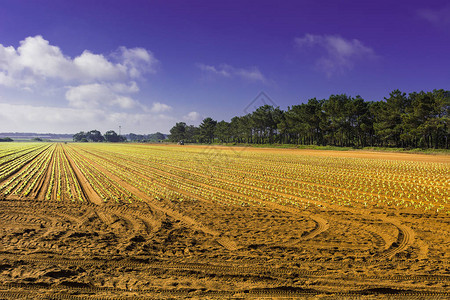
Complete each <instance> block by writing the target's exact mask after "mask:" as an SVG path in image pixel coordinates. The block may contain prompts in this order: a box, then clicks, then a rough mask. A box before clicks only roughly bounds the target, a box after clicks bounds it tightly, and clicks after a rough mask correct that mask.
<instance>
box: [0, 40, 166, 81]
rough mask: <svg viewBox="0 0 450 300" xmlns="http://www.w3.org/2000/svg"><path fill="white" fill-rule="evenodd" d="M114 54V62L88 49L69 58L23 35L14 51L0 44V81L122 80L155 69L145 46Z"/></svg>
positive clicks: (153, 71)
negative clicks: (0, 77)
mask: <svg viewBox="0 0 450 300" xmlns="http://www.w3.org/2000/svg"><path fill="white" fill-rule="evenodd" d="M118 53H119V54H114V55H113V56H112V58H113V59H114V60H116V61H113V60H108V59H107V58H106V57H105V56H104V55H102V54H94V53H92V52H90V51H89V50H85V51H83V53H82V54H81V55H79V56H77V57H75V58H74V59H71V58H70V57H68V56H65V55H64V54H63V53H62V51H61V49H60V48H59V47H57V46H53V45H50V43H49V41H47V40H45V39H44V38H43V37H42V36H40V35H38V36H35V37H27V38H26V39H25V40H23V41H21V42H20V46H19V47H18V48H17V50H16V49H14V47H12V46H9V47H5V46H3V45H2V44H0V72H1V73H2V74H3V75H2V81H0V84H4V85H6V84H8V86H10V85H11V84H10V83H11V80H12V81H14V82H16V85H18V86H32V85H34V84H36V83H37V82H40V81H42V80H49V79H56V80H62V81H65V82H72V83H92V82H96V81H123V80H129V79H130V78H134V79H135V78H140V77H141V75H142V74H144V73H147V72H149V73H155V72H156V65H157V64H158V60H157V59H156V58H155V57H154V56H153V54H152V53H151V52H149V51H147V50H146V49H144V48H133V49H128V48H126V47H120V48H119V50H118ZM6 77H8V80H6V79H5V78H6Z"/></svg>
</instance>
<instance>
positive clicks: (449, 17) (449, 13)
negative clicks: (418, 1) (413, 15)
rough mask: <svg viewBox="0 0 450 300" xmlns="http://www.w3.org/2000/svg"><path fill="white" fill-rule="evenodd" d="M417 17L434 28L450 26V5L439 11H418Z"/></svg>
mask: <svg viewBox="0 0 450 300" xmlns="http://www.w3.org/2000/svg"><path fill="white" fill-rule="evenodd" d="M417 15H418V16H419V17H420V18H422V19H424V20H426V21H428V22H430V23H432V24H433V25H436V26H441V25H444V26H445V25H450V5H447V6H444V7H441V8H439V9H420V10H418V11H417Z"/></svg>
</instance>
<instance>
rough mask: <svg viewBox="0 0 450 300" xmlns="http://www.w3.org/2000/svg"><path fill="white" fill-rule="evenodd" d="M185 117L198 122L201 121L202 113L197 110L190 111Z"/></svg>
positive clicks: (187, 119)
mask: <svg viewBox="0 0 450 300" xmlns="http://www.w3.org/2000/svg"><path fill="white" fill-rule="evenodd" d="M183 119H184V120H186V121H189V122H197V121H200V119H201V115H200V114H199V113H198V112H196V111H191V112H190V113H188V114H187V115H185V116H184V117H183Z"/></svg>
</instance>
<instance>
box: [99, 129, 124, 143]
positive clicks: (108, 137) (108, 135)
mask: <svg viewBox="0 0 450 300" xmlns="http://www.w3.org/2000/svg"><path fill="white" fill-rule="evenodd" d="M104 138H105V141H107V142H109V143H118V142H125V141H126V138H125V137H124V136H121V135H118V134H117V133H116V132H115V131H114V130H109V131H107V132H105V135H104Z"/></svg>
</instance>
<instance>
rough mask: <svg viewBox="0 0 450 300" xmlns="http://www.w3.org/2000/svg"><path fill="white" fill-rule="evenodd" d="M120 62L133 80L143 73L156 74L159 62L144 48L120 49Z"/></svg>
mask: <svg viewBox="0 0 450 300" xmlns="http://www.w3.org/2000/svg"><path fill="white" fill-rule="evenodd" d="M119 52H120V55H119V56H120V58H121V59H120V60H121V61H122V64H123V65H124V66H125V67H126V69H127V72H128V74H129V76H130V77H131V78H139V77H140V76H141V74H143V73H147V72H148V73H156V66H157V65H158V60H157V59H156V58H155V57H154V56H153V54H152V53H151V52H149V51H147V50H145V49H144V48H133V49H128V48H126V47H120V48H119Z"/></svg>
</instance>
